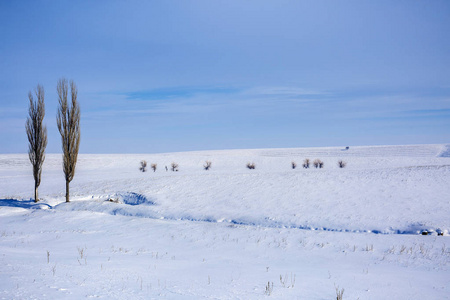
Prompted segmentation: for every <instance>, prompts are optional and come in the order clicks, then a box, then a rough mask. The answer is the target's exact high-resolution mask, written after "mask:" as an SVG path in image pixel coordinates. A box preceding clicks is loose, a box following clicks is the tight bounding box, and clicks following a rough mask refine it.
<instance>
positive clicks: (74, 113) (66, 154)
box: [56, 78, 80, 202]
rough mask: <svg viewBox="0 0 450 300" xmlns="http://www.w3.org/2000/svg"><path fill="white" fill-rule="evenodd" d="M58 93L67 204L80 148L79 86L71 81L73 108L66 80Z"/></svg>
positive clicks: (60, 81) (61, 80) (59, 128)
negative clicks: (70, 103) (69, 102)
mask: <svg viewBox="0 0 450 300" xmlns="http://www.w3.org/2000/svg"><path fill="white" fill-rule="evenodd" d="M57 91H58V101H59V107H58V114H57V116H56V123H57V125H58V130H59V133H60V134H61V141H62V149H63V171H64V176H65V178H66V202H69V183H70V182H71V181H72V179H73V176H74V175H75V166H76V164H77V158H78V148H79V147H80V105H79V104H78V101H77V94H78V91H77V86H76V85H75V83H74V82H73V81H70V93H71V96H72V106H71V107H69V104H68V103H67V93H68V86H67V80H66V79H64V78H62V79H60V80H58V86H57Z"/></svg>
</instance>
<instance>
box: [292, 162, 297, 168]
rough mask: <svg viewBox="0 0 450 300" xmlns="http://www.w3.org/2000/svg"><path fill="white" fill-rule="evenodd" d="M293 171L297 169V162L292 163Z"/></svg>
mask: <svg viewBox="0 0 450 300" xmlns="http://www.w3.org/2000/svg"><path fill="white" fill-rule="evenodd" d="M291 166H292V169H295V168H297V163H296V162H295V161H293V162H291Z"/></svg>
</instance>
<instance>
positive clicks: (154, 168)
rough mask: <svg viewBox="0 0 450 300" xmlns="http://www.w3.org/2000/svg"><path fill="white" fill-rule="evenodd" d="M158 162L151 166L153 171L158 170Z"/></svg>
mask: <svg viewBox="0 0 450 300" xmlns="http://www.w3.org/2000/svg"><path fill="white" fill-rule="evenodd" d="M157 166H158V165H157V164H151V165H150V167H151V168H152V170H153V172H156V167H157Z"/></svg>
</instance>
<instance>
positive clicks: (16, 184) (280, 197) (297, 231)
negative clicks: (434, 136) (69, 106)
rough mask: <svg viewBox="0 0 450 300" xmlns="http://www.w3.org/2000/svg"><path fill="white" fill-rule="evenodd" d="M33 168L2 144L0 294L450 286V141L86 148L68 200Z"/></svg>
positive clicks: (286, 295)
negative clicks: (38, 179)
mask: <svg viewBox="0 0 450 300" xmlns="http://www.w3.org/2000/svg"><path fill="white" fill-rule="evenodd" d="M305 158H310V159H311V160H314V159H316V158H319V159H322V160H323V162H324V168H323V169H315V168H313V167H311V168H310V169H304V168H302V167H301V164H302V163H303V160H304V159H305ZM339 159H343V160H344V161H346V162H347V167H345V168H343V169H340V168H338V166H337V162H338V160H339ZM141 160H146V161H147V162H148V164H149V166H148V170H147V172H145V173H142V172H140V171H139V170H138V168H139V163H140V161H141ZM206 160H209V161H211V162H212V168H211V170H209V171H205V170H204V169H203V164H204V163H205V161H206ZM292 161H295V162H296V163H297V165H298V167H297V168H296V169H292V168H291V162H292ZM172 162H176V163H178V164H179V171H178V172H172V171H170V164H171V163H172ZM248 162H254V163H255V165H256V169H254V170H249V169H247V168H246V164H247V163H248ZM150 163H157V164H158V168H157V170H156V172H153V171H152V170H151V169H150ZM165 166H167V167H168V168H169V171H166V169H165ZM31 170H32V168H31V165H30V163H29V160H28V157H27V155H25V154H17V155H0V298H1V299H80V298H103V299H156V298H163V299H264V298H267V299H270V298H273V299H336V288H338V289H339V290H341V289H342V288H343V289H345V291H344V295H343V299H450V271H449V265H450V240H449V231H450V217H449V216H450V184H449V183H450V145H413V146H370V147H350V149H348V150H346V149H345V148H298V149H261V150H226V151H225V150H224V151H203V152H186V153H168V154H139V155H137V154H133V155H89V154H81V155H80V156H79V160H78V164H77V172H76V174H75V178H74V180H73V181H72V183H71V200H72V202H70V203H65V202H64V201H65V198H64V195H65V190H64V189H65V183H64V177H63V173H62V167H61V155H60V154H48V155H47V157H46V161H45V163H44V170H43V174H42V183H41V186H40V188H39V194H40V197H41V198H42V201H41V202H40V203H38V204H35V203H34V202H32V201H30V197H32V196H33V187H34V180H33V176H32V171H31ZM108 199H114V200H116V202H118V203H115V202H110V201H107V200H108ZM424 231H427V232H428V233H429V234H428V235H422V232H424ZM268 283H269V288H267V285H268Z"/></svg>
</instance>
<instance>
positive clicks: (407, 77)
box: [0, 0, 450, 153]
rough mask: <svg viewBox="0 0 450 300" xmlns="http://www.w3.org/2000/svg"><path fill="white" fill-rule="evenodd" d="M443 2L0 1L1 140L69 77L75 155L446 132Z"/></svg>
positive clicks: (427, 139) (418, 139)
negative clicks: (40, 91) (76, 115)
mask: <svg viewBox="0 0 450 300" xmlns="http://www.w3.org/2000/svg"><path fill="white" fill-rule="evenodd" d="M449 32H450V2H449V1H363V0H357V1H229V0H227V1H210V0H208V1H167V0H166V1H0V140H1V141H2V142H1V143H0V153H25V152H26V151H27V139H26V134H25V119H26V116H27V105H28V98H27V94H28V91H30V90H33V89H34V88H35V87H36V85H37V84H38V83H39V84H42V85H43V86H44V88H45V93H46V97H45V103H46V117H45V119H44V122H45V123H46V124H47V127H48V134H49V137H48V147H47V153H59V152H61V150H60V148H61V143H60V136H59V133H58V131H57V128H56V110H57V95H56V83H57V80H58V79H59V78H61V77H66V78H68V79H73V80H74V81H75V82H76V84H77V85H78V89H79V95H78V99H79V102H80V105H81V131H82V132H81V134H82V137H81V146H80V152H81V153H157V152H175V151H190V150H210V149H234V148H278V147H314V146H348V145H384V144H423V143H450V130H449V128H450V34H449Z"/></svg>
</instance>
